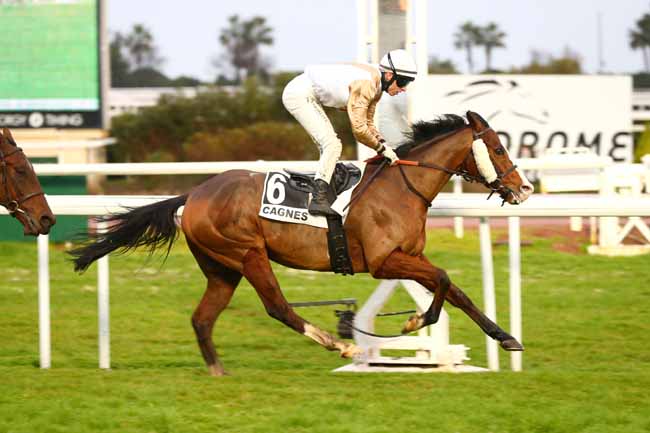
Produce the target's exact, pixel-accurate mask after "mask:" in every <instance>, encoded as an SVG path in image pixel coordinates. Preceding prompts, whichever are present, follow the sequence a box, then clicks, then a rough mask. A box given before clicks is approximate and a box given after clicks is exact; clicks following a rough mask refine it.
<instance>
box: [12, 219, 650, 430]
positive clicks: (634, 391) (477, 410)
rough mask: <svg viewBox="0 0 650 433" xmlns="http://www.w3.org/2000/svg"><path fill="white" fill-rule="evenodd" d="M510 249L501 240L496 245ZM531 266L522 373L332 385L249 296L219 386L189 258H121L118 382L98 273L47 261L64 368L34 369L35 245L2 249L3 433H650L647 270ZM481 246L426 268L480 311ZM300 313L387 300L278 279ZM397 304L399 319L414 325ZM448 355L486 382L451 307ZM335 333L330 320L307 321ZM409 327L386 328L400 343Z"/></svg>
mask: <svg viewBox="0 0 650 433" xmlns="http://www.w3.org/2000/svg"><path fill="white" fill-rule="evenodd" d="M497 235H499V234H498V233H496V234H493V238H496V236H497ZM523 238H524V239H527V240H532V241H533V245H532V246H529V247H524V248H523V250H522V262H523V277H522V278H523V282H522V284H523V290H522V291H523V315H524V320H523V324H524V339H523V343H524V345H525V346H526V351H525V352H524V356H523V359H524V371H523V372H521V373H514V372H511V371H509V356H508V354H507V353H506V352H503V351H501V352H500V361H501V368H502V372H500V373H485V374H464V375H463V374H429V375H427V374H422V375H408V374H370V375H353V374H333V373H331V370H332V369H334V368H337V367H339V366H342V365H344V364H346V363H347V361H346V360H342V359H340V358H339V357H338V356H337V354H336V353H334V352H327V351H325V350H324V349H322V348H321V347H320V346H318V345H316V344H315V343H313V342H311V341H310V340H308V339H307V338H305V337H303V336H300V335H298V334H296V333H294V332H292V331H291V330H289V329H288V328H286V327H285V326H284V325H282V324H280V323H279V322H276V321H274V320H273V319H271V318H270V317H268V316H266V314H265V312H264V309H263V307H262V304H261V302H260V301H259V300H258V298H257V296H256V295H255V293H254V291H253V289H252V288H251V287H250V286H249V285H248V284H247V283H246V282H242V284H241V285H240V287H239V288H238V290H237V292H236V294H235V297H234V299H233V301H232V303H231V305H230V307H229V308H228V309H227V310H226V311H225V312H224V313H223V314H222V316H221V317H220V319H219V321H218V322H217V325H216V328H215V338H216V341H217V346H218V349H219V351H220V354H221V356H222V359H223V361H224V364H225V366H226V368H227V369H228V371H229V372H230V373H232V376H230V377H225V378H212V377H209V376H207V374H206V370H205V368H204V366H203V360H202V358H201V356H200V354H199V351H198V348H197V346H196V343H195V341H194V335H193V331H192V329H191V326H190V316H191V313H192V311H193V309H194V308H195V306H196V304H197V302H198V301H199V299H200V297H201V295H202V293H203V287H204V284H205V283H204V280H203V277H202V275H201V273H200V272H199V270H198V268H197V266H196V264H195V263H194V260H193V259H192V257H191V255H190V253H189V251H188V250H187V248H186V246H185V245H184V244H183V241H182V240H181V241H179V242H178V244H177V245H176V246H175V247H174V249H173V251H172V254H171V255H170V257H169V258H168V260H167V262H166V263H165V264H164V265H162V264H161V261H160V260H153V261H149V262H147V261H146V257H145V255H144V254H134V255H130V256H125V257H111V262H110V266H111V295H110V296H111V357H112V367H113V368H112V370H110V371H101V370H99V369H98V368H97V363H98V356H97V316H96V314H97V299H96V291H95V283H96V268H95V267H94V266H93V267H92V268H91V270H90V271H89V272H87V273H86V274H84V275H81V276H78V275H76V274H74V273H73V272H72V267H71V265H70V263H68V262H66V259H65V257H64V254H63V248H62V247H61V246H55V247H52V249H51V252H50V254H51V266H52V281H51V285H52V289H51V303H52V368H51V369H50V370H47V371H44V370H40V369H38V368H37V366H38V296H37V275H36V274H35V269H36V247H35V242H34V243H29V244H25V243H0V263H2V265H1V266H2V280H1V281H2V282H0V432H25V433H33V432H66V433H68V432H96V431H101V432H131V431H133V432H264V433H268V432H355V433H365V432H387V433H388V432H390V433H393V432H406V431H421V432H429V431H432V432H493V433H500V432H572V433H574V432H594V433H599V432H626V433H629V432H647V431H650V410H649V409H648V408H649V407H650V397H649V395H650V391H649V390H650V372H649V371H648V370H649V366H650V352H649V351H648V349H647V347H648V343H649V342H650V339H649V337H648V335H650V325H649V322H648V320H647V318H648V317H649V315H650V314H649V313H650V275H649V273H648V260H649V258H648V257H647V256H646V257H633V258H605V257H591V256H588V255H586V254H575V255H574V254H565V253H558V252H556V251H554V250H553V249H552V244H553V243H554V242H557V241H558V239H543V238H533V237H532V236H531V235H526V234H524V236H523ZM478 251H479V250H478V239H477V236H476V232H472V231H469V232H467V233H466V237H465V239H463V240H456V239H455V238H453V235H452V234H451V231H449V230H435V231H431V232H430V233H429V235H428V245H427V255H428V257H429V258H430V259H431V260H432V261H433V263H435V264H437V265H439V266H440V267H442V268H443V269H446V270H447V271H448V273H449V275H450V277H451V278H452V280H453V281H454V282H456V284H458V285H459V286H460V287H462V288H464V290H466V292H467V293H468V294H469V296H470V297H472V299H474V301H475V303H476V304H477V305H482V296H481V269H480V257H479V254H478ZM494 253H495V272H496V283H497V305H498V313H497V315H498V321H499V323H500V324H501V325H502V326H503V327H504V329H508V317H507V312H508V291H507V286H508V273H507V272H508V251H507V247H501V246H495V247H494ZM276 270H277V275H278V279H279V280H280V283H281V285H282V286H283V289H284V293H285V295H286V297H287V298H288V299H289V300H290V301H303V300H323V299H337V298H344V297H354V298H357V300H358V301H359V302H360V303H361V302H363V301H364V300H365V299H366V298H367V297H368V296H369V294H370V293H371V292H372V290H373V289H374V288H375V287H376V285H377V281H375V280H373V279H372V278H370V277H368V276H367V275H358V276H355V277H342V276H335V275H329V274H319V273H312V272H303V271H295V270H290V269H285V268H280V267H277V268H276ZM411 307H412V305H411V304H410V303H409V302H408V299H407V297H406V296H405V295H404V294H403V293H402V292H398V294H397V295H396V296H395V298H394V299H393V300H391V303H390V305H388V306H387V307H386V310H392V309H394V308H411ZM447 311H448V312H449V314H450V316H451V340H452V343H458V344H460V343H462V344H465V345H467V346H470V347H471V348H472V350H471V351H470V356H471V357H472V360H471V361H469V363H470V364H473V365H479V366H485V364H486V356H485V337H484V335H483V334H482V332H481V331H480V329H479V328H478V327H477V326H476V325H474V323H473V322H472V321H471V320H470V319H469V318H467V317H466V316H464V315H463V314H462V313H461V312H459V311H457V310H455V309H454V308H453V307H448V308H447ZM299 312H300V314H303V315H304V316H305V317H306V318H307V319H308V320H310V321H312V322H314V323H315V324H317V325H319V326H321V327H322V328H324V329H327V330H330V331H331V332H334V331H335V329H336V320H337V319H336V317H335V316H334V314H333V307H317V308H306V309H300V311H299ZM403 320H405V317H394V318H393V317H391V318H381V319H378V321H379V323H378V327H377V330H378V331H380V332H388V333H393V332H395V331H398V330H399V329H400V326H401V323H402V321H403Z"/></svg>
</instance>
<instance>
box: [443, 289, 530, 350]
mask: <svg viewBox="0 0 650 433" xmlns="http://www.w3.org/2000/svg"><path fill="white" fill-rule="evenodd" d="M447 301H448V302H449V303H450V304H451V305H453V306H454V307H457V308H460V309H461V310H463V312H465V314H467V315H468V316H469V317H470V318H471V319H472V320H473V321H474V322H476V324H477V325H478V326H479V327H480V328H481V329H482V330H483V332H485V333H486V334H487V335H489V336H490V337H492V338H493V339H495V340H497V341H498V342H499V344H500V345H501V347H503V348H504V349H505V350H509V351H521V350H524V347H523V346H522V345H521V343H519V342H518V341H517V340H516V339H515V338H514V337H513V336H512V335H510V334H508V333H507V332H506V331H504V330H503V329H501V328H500V327H499V325H497V324H496V323H494V322H493V321H491V320H490V319H489V318H488V317H487V316H486V315H485V314H483V312H482V311H481V310H479V309H478V308H477V307H476V305H474V303H473V302H472V300H471V299H469V297H468V296H467V295H466V294H465V293H464V292H463V291H462V290H461V289H459V288H458V287H457V286H455V285H454V284H453V283H452V284H451V285H450V286H449V291H448V292H447Z"/></svg>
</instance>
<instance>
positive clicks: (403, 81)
mask: <svg viewBox="0 0 650 433" xmlns="http://www.w3.org/2000/svg"><path fill="white" fill-rule="evenodd" d="M413 80H415V78H413V77H405V76H404V75H397V76H396V77H395V82H396V83H397V87H401V88H404V87H406V86H408V85H409V84H410V83H411V82H413Z"/></svg>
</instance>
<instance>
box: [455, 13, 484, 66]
mask: <svg viewBox="0 0 650 433" xmlns="http://www.w3.org/2000/svg"><path fill="white" fill-rule="evenodd" d="M479 38H480V29H479V27H478V26H476V25H474V24H473V23H472V22H471V21H467V22H465V23H464V24H462V25H461V26H460V27H459V29H458V31H457V32H456V33H454V46H455V47H456V48H458V49H463V50H465V54H466V56H467V68H468V70H469V72H470V74H471V73H473V72H474V60H473V58H472V49H473V48H474V47H475V46H476V45H477V42H478V41H479Z"/></svg>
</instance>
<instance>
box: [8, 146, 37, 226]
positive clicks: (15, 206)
mask: <svg viewBox="0 0 650 433" xmlns="http://www.w3.org/2000/svg"><path fill="white" fill-rule="evenodd" d="M22 151H23V150H22V149H21V148H20V147H16V150H14V151H12V152H9V153H7V154H5V153H4V152H2V150H0V167H2V183H3V184H4V190H5V191H4V192H5V197H6V201H5V200H2V201H0V206H4V207H5V208H7V211H9V215H11V216H12V217H14V218H15V217H16V214H17V213H21V214H23V215H25V216H28V215H27V212H25V210H24V209H21V207H20V206H21V205H22V204H23V203H25V202H26V201H27V200H29V199H31V198H34V197H37V196H39V195H44V194H45V193H44V192H43V191H40V192H33V193H31V194H27V195H26V196H24V197H21V198H18V199H16V200H11V192H10V191H9V174H8V170H9V168H8V167H9V161H8V158H9V157H10V156H12V155H14V154H16V153H18V152H22Z"/></svg>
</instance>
